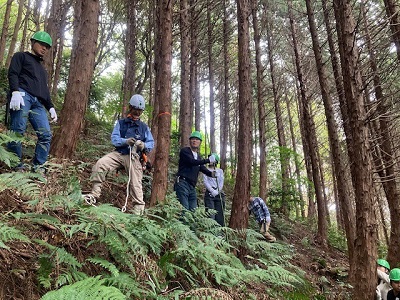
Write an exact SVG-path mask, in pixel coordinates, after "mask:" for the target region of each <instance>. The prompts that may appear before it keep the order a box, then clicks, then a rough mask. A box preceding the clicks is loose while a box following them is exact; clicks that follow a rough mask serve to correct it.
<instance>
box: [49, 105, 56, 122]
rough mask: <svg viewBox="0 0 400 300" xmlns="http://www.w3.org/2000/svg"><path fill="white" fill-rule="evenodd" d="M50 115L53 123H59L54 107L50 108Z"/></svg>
mask: <svg viewBox="0 0 400 300" xmlns="http://www.w3.org/2000/svg"><path fill="white" fill-rule="evenodd" d="M49 113H50V117H51V122H52V123H56V122H57V113H56V110H55V109H54V107H52V108H50V110H49Z"/></svg>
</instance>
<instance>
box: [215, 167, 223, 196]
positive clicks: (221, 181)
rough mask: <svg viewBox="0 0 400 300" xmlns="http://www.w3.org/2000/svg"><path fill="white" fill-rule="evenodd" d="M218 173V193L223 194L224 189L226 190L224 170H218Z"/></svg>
mask: <svg viewBox="0 0 400 300" xmlns="http://www.w3.org/2000/svg"><path fill="white" fill-rule="evenodd" d="M215 171H216V176H217V178H216V180H217V183H218V191H219V192H222V189H223V188H224V171H223V170H222V169H217V170H215Z"/></svg>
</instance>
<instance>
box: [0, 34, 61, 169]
mask: <svg viewBox="0 0 400 300" xmlns="http://www.w3.org/2000/svg"><path fill="white" fill-rule="evenodd" d="M52 44H53V41H52V39H51V37H50V35H49V34H48V33H47V32H45V31H38V32H36V33H35V34H34V35H33V36H32V37H31V52H28V51H26V52H17V53H15V54H14V55H13V57H12V59H11V63H10V67H9V69H8V81H9V84H10V92H11V98H10V102H9V107H10V130H11V131H12V132H15V133H16V134H17V135H20V136H23V135H24V133H25V131H26V128H27V121H28V120H29V122H30V123H31V124H32V127H33V129H34V130H35V133H36V135H37V138H38V140H37V143H36V148H35V154H34V157H33V159H32V171H34V172H39V173H41V174H44V173H45V172H46V169H45V167H44V163H45V162H46V161H47V157H48V155H49V150H50V142H51V138H52V134H51V130H50V124H49V119H48V117H47V112H46V110H48V111H49V113H50V117H51V120H52V122H57V113H56V111H55V109H54V105H53V103H52V101H51V98H50V91H49V88H48V86H47V73H46V70H45V69H44V67H43V65H42V62H43V56H44V55H46V54H47V52H48V51H49V49H50V48H51V46H52ZM7 148H8V150H10V151H11V152H14V153H15V154H16V155H17V156H18V157H19V163H18V165H17V166H16V167H15V170H16V171H22V172H23V171H26V166H25V165H24V164H23V162H22V144H21V142H20V141H13V142H10V143H9V144H8V145H7Z"/></svg>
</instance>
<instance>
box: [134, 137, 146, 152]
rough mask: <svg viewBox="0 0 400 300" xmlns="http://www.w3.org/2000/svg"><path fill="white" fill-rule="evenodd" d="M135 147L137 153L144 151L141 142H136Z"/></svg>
mask: <svg viewBox="0 0 400 300" xmlns="http://www.w3.org/2000/svg"><path fill="white" fill-rule="evenodd" d="M135 146H136V149H137V150H138V151H142V150H143V149H144V143H143V142H142V141H141V140H137V141H136V143H135Z"/></svg>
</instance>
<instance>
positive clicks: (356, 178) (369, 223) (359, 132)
mask: <svg viewBox="0 0 400 300" xmlns="http://www.w3.org/2000/svg"><path fill="white" fill-rule="evenodd" d="M333 3H334V10H335V17H336V24H337V26H338V29H339V30H338V32H337V34H338V36H340V40H341V41H342V43H341V44H340V59H341V66H342V74H343V87H344V93H345V99H346V104H347V109H348V116H349V125H350V130H351V132H350V134H351V136H346V142H347V149H348V150H349V149H352V151H349V159H350V161H351V162H352V163H351V165H350V169H351V175H352V181H353V187H354V190H355V202H356V240H355V248H354V251H355V255H354V256H355V266H356V267H355V273H356V274H357V275H356V276H355V277H354V280H353V286H354V289H355V290H356V291H363V292H362V293H355V294H354V295H353V297H354V299H355V300H358V299H360V300H361V299H365V298H366V297H367V298H370V299H372V298H373V295H374V293H375V289H376V278H377V274H376V258H377V225H376V215H375V210H374V208H373V203H374V196H373V179H372V164H371V157H370V145H369V132H368V128H367V126H366V122H365V118H366V112H365V106H364V101H363V97H362V94H361V91H362V80H361V74H360V69H359V63H358V50H359V49H358V47H357V44H356V34H357V32H356V23H355V21H354V17H353V12H352V3H351V1H349V0H334V1H333Z"/></svg>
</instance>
